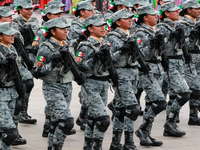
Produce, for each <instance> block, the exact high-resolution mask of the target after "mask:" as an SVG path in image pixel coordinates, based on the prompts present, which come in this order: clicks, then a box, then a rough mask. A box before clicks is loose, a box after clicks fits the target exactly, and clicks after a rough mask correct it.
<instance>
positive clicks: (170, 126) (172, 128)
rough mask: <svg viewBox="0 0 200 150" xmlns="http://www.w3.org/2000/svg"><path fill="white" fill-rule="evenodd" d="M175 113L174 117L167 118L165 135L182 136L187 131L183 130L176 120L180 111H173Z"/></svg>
mask: <svg viewBox="0 0 200 150" xmlns="http://www.w3.org/2000/svg"><path fill="white" fill-rule="evenodd" d="M171 113H173V117H172V118H167V122H166V123H165V125H164V128H165V130H164V133H163V135H164V136H174V137H181V136H183V135H185V134H186V133H185V132H184V131H181V130H180V129H179V128H178V126H177V124H176V122H175V118H176V116H177V114H178V112H171Z"/></svg>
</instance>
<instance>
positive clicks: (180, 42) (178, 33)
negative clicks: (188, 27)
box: [169, 25, 192, 73]
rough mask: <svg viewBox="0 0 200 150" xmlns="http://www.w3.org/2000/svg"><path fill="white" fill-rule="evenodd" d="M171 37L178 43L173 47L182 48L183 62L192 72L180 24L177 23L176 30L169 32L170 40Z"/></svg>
mask: <svg viewBox="0 0 200 150" xmlns="http://www.w3.org/2000/svg"><path fill="white" fill-rule="evenodd" d="M172 39H176V41H177V44H178V45H176V46H175V48H176V49H177V48H179V49H182V51H183V56H184V58H185V63H186V64H188V67H189V69H190V72H191V73H192V70H191V67H190V62H191V56H190V54H189V53H188V49H187V46H186V43H185V34H184V30H183V27H182V25H177V26H176V31H175V32H172V33H171V34H170V36H169V40H172Z"/></svg>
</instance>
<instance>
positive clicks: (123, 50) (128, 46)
mask: <svg viewBox="0 0 200 150" xmlns="http://www.w3.org/2000/svg"><path fill="white" fill-rule="evenodd" d="M130 50H131V44H124V45H123V46H122V47H121V48H120V54H121V55H123V54H125V53H127V52H129V51H130Z"/></svg>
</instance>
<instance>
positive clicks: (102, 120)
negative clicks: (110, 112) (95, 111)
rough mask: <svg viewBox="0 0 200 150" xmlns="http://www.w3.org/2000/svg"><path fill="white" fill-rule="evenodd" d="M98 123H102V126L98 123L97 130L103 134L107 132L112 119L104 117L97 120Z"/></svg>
mask: <svg viewBox="0 0 200 150" xmlns="http://www.w3.org/2000/svg"><path fill="white" fill-rule="evenodd" d="M97 121H100V124H98V123H97V122H96V123H95V124H96V127H97V129H99V131H101V132H106V130H107V129H108V127H109V125H110V117H109V116H102V117H101V118H99V119H97Z"/></svg>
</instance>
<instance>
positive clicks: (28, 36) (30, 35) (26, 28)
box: [19, 24, 35, 46]
mask: <svg viewBox="0 0 200 150" xmlns="http://www.w3.org/2000/svg"><path fill="white" fill-rule="evenodd" d="M19 31H20V33H21V34H22V36H23V38H24V46H27V45H29V44H32V42H33V40H34V38H35V34H34V32H33V30H32V28H31V24H24V25H23V26H22V27H20V28H19Z"/></svg>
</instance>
